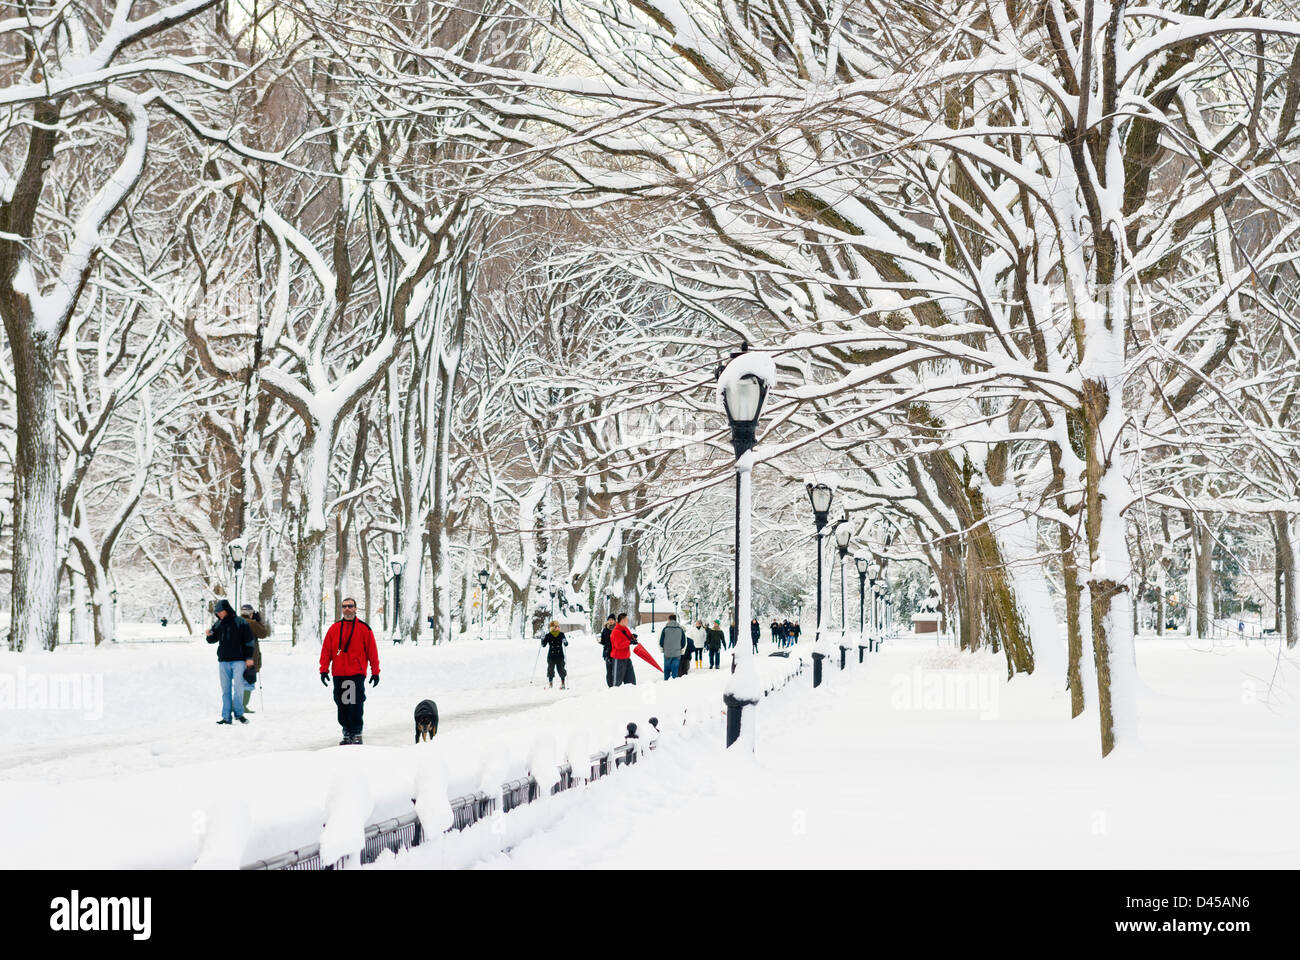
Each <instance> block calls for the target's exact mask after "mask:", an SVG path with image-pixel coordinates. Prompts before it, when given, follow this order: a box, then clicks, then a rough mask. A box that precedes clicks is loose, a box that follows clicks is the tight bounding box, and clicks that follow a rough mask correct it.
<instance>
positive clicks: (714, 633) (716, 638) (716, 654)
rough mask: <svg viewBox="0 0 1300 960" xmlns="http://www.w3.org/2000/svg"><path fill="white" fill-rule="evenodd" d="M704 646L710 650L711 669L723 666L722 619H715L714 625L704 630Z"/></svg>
mask: <svg viewBox="0 0 1300 960" xmlns="http://www.w3.org/2000/svg"><path fill="white" fill-rule="evenodd" d="M704 647H705V649H707V650H708V651H709V669H710V670H717V669H718V668H719V667H721V666H722V621H721V620H714V621H713V626H712V627H710V628H709V629H708V630H705V631H704Z"/></svg>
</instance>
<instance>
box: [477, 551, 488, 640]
mask: <svg viewBox="0 0 1300 960" xmlns="http://www.w3.org/2000/svg"><path fill="white" fill-rule="evenodd" d="M487 585H488V570H487V567H484V568H483V569H482V570H480V571H479V572H478V596H479V607H478V627H479V630H480V631H481V632H483V633H487Z"/></svg>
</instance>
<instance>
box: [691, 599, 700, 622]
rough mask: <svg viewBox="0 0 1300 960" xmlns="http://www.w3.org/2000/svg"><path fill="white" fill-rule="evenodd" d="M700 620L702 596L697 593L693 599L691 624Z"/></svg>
mask: <svg viewBox="0 0 1300 960" xmlns="http://www.w3.org/2000/svg"><path fill="white" fill-rule="evenodd" d="M698 619H700V595H699V594H698V593H697V594H696V595H695V596H693V597H691V623H694V622H695V621H696V620H698Z"/></svg>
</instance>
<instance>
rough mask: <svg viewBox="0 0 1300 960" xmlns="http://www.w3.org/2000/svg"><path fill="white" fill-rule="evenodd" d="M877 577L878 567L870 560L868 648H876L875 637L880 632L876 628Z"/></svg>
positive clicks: (877, 615)
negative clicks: (869, 632)
mask: <svg viewBox="0 0 1300 960" xmlns="http://www.w3.org/2000/svg"><path fill="white" fill-rule="evenodd" d="M879 577H880V567H879V566H878V565H877V563H876V562H875V561H874V560H872V561H871V563H870V564H868V565H867V586H868V587H869V588H870V590H871V634H870V635H869V636H868V638H867V649H868V650H875V649H876V639H877V635H878V634H879V632H880V631H879V629H878V623H879V610H878V608H877V604H878V602H879V601H878V598H877V595H876V584H877V583H879Z"/></svg>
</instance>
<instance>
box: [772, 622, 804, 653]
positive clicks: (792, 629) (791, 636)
mask: <svg viewBox="0 0 1300 960" xmlns="http://www.w3.org/2000/svg"><path fill="white" fill-rule="evenodd" d="M769 629H770V630H771V631H772V642H773V643H775V644H776V645H777V646H778V647H788V646H790V645H791V644H794V643H798V642H799V622H798V621H797V620H796V621H793V622H792V621H791V620H790V619H789V618H788V617H787V618H786V619H785V620H773V621H772V625H771V627H770V628H769Z"/></svg>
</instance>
